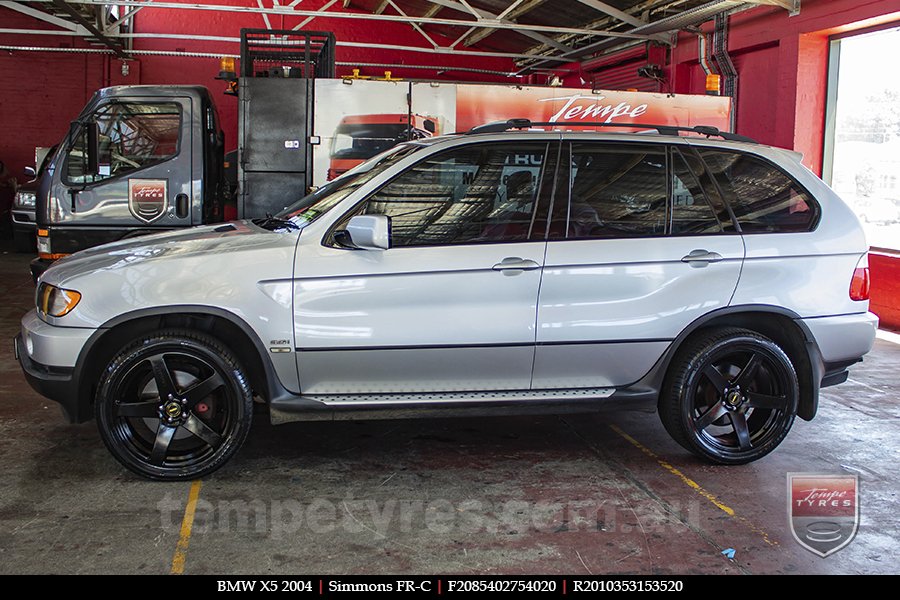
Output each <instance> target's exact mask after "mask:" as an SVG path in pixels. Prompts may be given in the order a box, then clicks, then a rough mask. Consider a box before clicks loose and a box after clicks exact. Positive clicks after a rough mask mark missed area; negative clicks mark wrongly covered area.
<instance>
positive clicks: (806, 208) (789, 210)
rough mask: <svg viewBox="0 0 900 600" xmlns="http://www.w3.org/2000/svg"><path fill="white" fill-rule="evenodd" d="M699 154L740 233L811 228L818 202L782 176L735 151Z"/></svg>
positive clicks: (760, 160)
mask: <svg viewBox="0 0 900 600" xmlns="http://www.w3.org/2000/svg"><path fill="white" fill-rule="evenodd" d="M700 153H701V155H702V156H703V159H704V160H705V161H706V164H707V165H708V166H709V169H710V171H711V172H712V173H713V176H714V177H715V178H716V181H717V182H718V184H719V186H720V187H721V188H722V192H723V193H724V195H725V198H726V199H727V201H728V202H729V203H730V204H731V208H732V210H733V211H734V215H735V217H736V218H737V221H738V224H739V225H740V226H741V231H743V232H744V233H757V232H759V233H776V232H785V233H789V232H800V231H810V230H812V229H813V228H814V227H815V225H816V223H817V222H818V218H819V205H818V203H817V202H816V201H815V200H814V199H813V198H812V197H811V196H810V195H809V194H807V193H806V191H804V190H803V188H802V187H800V185H799V184H798V183H797V182H796V181H794V180H793V179H792V178H791V177H789V176H788V175H787V174H786V173H784V172H782V171H781V170H779V169H778V168H776V167H775V166H773V165H771V164H769V163H768V162H766V161H764V160H762V159H760V158H756V157H754V156H748V155H746V154H740V153H738V152H729V151H726V150H701V151H700Z"/></svg>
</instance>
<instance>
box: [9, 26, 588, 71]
mask: <svg viewBox="0 0 900 600" xmlns="http://www.w3.org/2000/svg"><path fill="white" fill-rule="evenodd" d="M0 34H22V35H51V36H60V35H67V36H71V35H72V34H71V33H70V32H68V31H61V30H54V29H7V28H3V27H0ZM111 37H113V38H115V39H121V40H129V39H154V40H165V39H171V40H197V41H205V42H231V43H235V44H239V43H240V41H241V39H240V38H237V37H226V36H216V35H185V34H176V33H118V34H114V35H112V36H111ZM335 45H336V46H338V47H339V48H340V47H346V48H374V49H378V50H397V51H401V52H417V53H422V54H454V55H456V56H467V57H479V56H487V57H492V58H507V59H512V60H515V59H536V60H546V61H552V62H561V63H565V62H571V61H570V60H569V59H567V58H559V57H556V56H549V55H547V56H542V55H532V54H521V53H516V52H490V51H486V50H457V49H455V48H452V47H444V46H440V47H437V48H425V47H423V46H398V45H397V44H376V43H369V42H342V41H340V40H338V41H336V42H335ZM70 50H72V51H73V52H75V51H80V50H82V49H81V48H72V49H70ZM103 51H104V52H105V51H107V50H103ZM125 52H128V53H143V54H147V53H154V52H155V53H157V54H160V55H173V56H174V55H176V54H177V55H178V56H191V55H197V56H237V55H232V54H229V53H228V52H218V53H212V54H211V53H203V52H201V53H197V52H180V51H176V52H173V51H171V50H158V51H157V50H146V51H144V50H142V51H140V52H138V51H132V50H126V51H125Z"/></svg>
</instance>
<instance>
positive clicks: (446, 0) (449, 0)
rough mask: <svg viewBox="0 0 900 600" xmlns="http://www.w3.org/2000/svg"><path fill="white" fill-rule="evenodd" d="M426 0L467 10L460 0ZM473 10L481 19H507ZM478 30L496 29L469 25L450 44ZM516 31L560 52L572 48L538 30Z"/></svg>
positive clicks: (453, 8) (458, 9)
mask: <svg viewBox="0 0 900 600" xmlns="http://www.w3.org/2000/svg"><path fill="white" fill-rule="evenodd" d="M427 1H428V2H431V3H432V4H436V5H439V6H444V7H446V8H450V9H452V10H456V11H460V12H468V9H466V7H465V6H463V5H462V4H461V3H460V2H457V1H456V0H427ZM531 1H532V2H535V1H537V2H546V0H531ZM532 8H533V7H532ZM475 10H476V11H478V12H479V14H480V17H481V19H496V20H499V21H507V19H504V18H501V17H500V15H496V14H494V13H492V12H490V11H487V10H483V9H480V8H476V9H475ZM528 10H531V8H529V9H528ZM504 12H509V13H511V12H512V11H511V10H510V9H509V8H507V10H506V11H504ZM508 22H511V21H508ZM526 27H527V26H526ZM478 31H482V32H484V31H486V32H488V34H490V33H493V32H494V31H496V30H494V29H485V28H483V27H478V26H473V27H470V28H469V30H468V31H466V32H464V33H463V34H462V35H461V36H459V38H458V39H457V40H456V41H455V42H453V44H451V46H454V47H455V46H456V45H457V44H459V43H460V42H463V41H464V40H466V38H467V37H469V36H471V35H473V34H475V33H476V32H478ZM517 33H520V34H522V35H524V36H526V37H530V38H531V39H533V40H535V41H538V42H540V43H541V44H543V45H545V46H550V47H551V48H556V49H557V50H559V51H561V52H568V51H569V50H572V47H571V46H566V45H565V44H562V43H560V42H557V41H556V40H554V39H553V38H552V37H550V36H548V35H543V34H541V33H538V32H536V31H530V30H528V29H519V30H517ZM484 37H486V36H484ZM480 39H483V38H479V40H480ZM476 41H478V40H476ZM473 43H475V42H472V41H468V42H466V43H465V45H466V46H471V45H472V44H473Z"/></svg>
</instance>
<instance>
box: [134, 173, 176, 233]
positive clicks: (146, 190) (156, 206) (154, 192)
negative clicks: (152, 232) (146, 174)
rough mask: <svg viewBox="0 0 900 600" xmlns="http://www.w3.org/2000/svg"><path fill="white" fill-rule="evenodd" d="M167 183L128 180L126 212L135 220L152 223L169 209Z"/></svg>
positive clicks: (155, 180) (158, 180)
mask: <svg viewBox="0 0 900 600" xmlns="http://www.w3.org/2000/svg"><path fill="white" fill-rule="evenodd" d="M167 188H168V182H167V181H166V180H165V179H129V180H128V210H130V211H131V214H133V215H134V216H135V218H136V219H138V220H140V221H143V222H144V223H152V222H153V221H155V220H157V219H158V218H160V217H161V216H163V215H164V214H166V209H167V208H168V207H169V193H168V191H169V190H168V189H167Z"/></svg>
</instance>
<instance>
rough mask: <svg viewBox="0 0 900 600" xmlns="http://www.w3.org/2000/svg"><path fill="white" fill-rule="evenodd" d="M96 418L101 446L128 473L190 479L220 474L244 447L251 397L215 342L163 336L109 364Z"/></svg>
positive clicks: (195, 336) (135, 345) (149, 339)
mask: <svg viewBox="0 0 900 600" xmlns="http://www.w3.org/2000/svg"><path fill="white" fill-rule="evenodd" d="M95 414H96V419H97V425H98V427H99V429H100V435H101V437H102V438H103V441H104V443H105V444H106V446H107V448H109V450H110V452H112V454H113V456H115V457H116V459H117V460H118V461H119V462H121V463H122V464H123V465H125V466H126V467H127V468H129V469H131V470H132V471H134V472H135V473H137V474H139V475H143V476H144V477H149V478H152V479H168V480H180V479H191V478H195V477H202V476H203V475H206V474H208V473H211V472H213V471H215V470H216V469H218V468H219V467H221V466H222V465H223V464H224V463H225V462H226V461H227V460H228V459H229V458H231V456H232V455H233V454H234V453H235V452H237V450H238V448H240V446H241V444H243V442H244V440H245V439H246V437H247V433H248V432H249V430H250V422H251V419H252V416H253V396H252V394H251V391H250V386H249V383H248V382H247V378H246V376H245V375H244V371H243V369H242V368H241V366H240V365H239V364H238V362H237V360H235V358H234V357H233V356H232V355H231V353H229V352H228V351H227V350H226V349H225V348H224V347H223V346H222V344H221V343H220V342H219V341H218V340H216V339H214V338H211V337H209V336H206V335H202V334H199V333H194V332H190V331H164V332H161V333H158V334H154V335H152V336H149V337H146V338H144V339H141V340H139V341H137V342H135V343H133V344H131V345H129V346H128V347H126V348H125V349H123V350H122V351H121V352H120V353H119V354H118V355H117V356H116V357H115V358H114V359H113V360H112V362H111V363H110V364H109V366H108V367H107V368H106V370H105V371H104V373H103V377H102V378H101V380H100V385H99V387H98V391H97V397H96V401H95Z"/></svg>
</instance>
